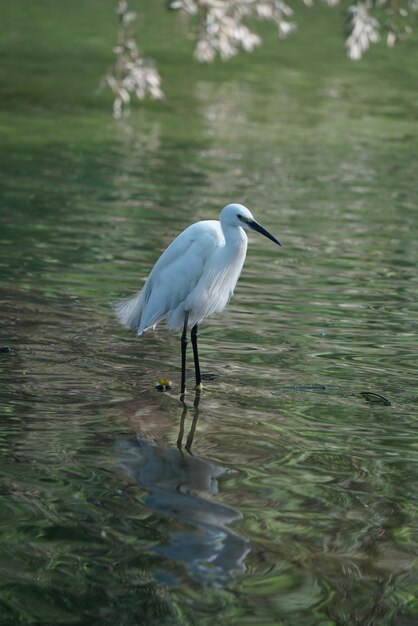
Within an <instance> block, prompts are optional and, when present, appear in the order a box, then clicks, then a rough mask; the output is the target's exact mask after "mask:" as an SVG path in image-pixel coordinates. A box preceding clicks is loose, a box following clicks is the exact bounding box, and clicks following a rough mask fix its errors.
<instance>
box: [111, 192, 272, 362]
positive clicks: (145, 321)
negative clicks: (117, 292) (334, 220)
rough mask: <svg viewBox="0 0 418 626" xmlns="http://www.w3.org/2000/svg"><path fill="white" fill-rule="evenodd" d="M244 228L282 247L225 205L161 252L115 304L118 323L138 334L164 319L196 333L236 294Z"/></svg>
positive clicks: (243, 211) (242, 211)
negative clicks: (134, 288) (137, 285)
mask: <svg viewBox="0 0 418 626" xmlns="http://www.w3.org/2000/svg"><path fill="white" fill-rule="evenodd" d="M244 229H252V230H257V231H258V232H261V233H262V234H264V235H265V236H267V237H269V239H272V240H273V241H274V242H276V243H278V244H279V245H280V243H279V241H278V240H277V239H276V238H275V237H273V236H272V235H271V234H270V233H268V232H267V231H266V230H265V229H264V228H263V227H262V226H260V225H259V224H258V223H257V222H256V221H255V220H254V218H253V216H252V214H251V212H250V211H249V210H248V209H247V208H246V207H244V206H243V205H241V204H228V205H227V206H226V207H224V209H222V211H221V213H220V216H219V221H217V220H205V221H202V222H197V223H196V224H192V225H191V226H189V227H188V228H186V230H184V231H183V232H182V233H181V234H180V235H179V236H178V237H177V238H176V239H175V240H174V241H173V242H172V243H171V244H170V245H169V246H168V248H167V249H166V250H165V251H164V252H163V253H162V255H161V256H160V258H159V259H158V261H157V262H156V264H155V265H154V267H153V269H152V270H151V272H150V274H149V276H148V278H147V280H146V282H145V285H144V287H143V288H142V289H141V291H139V292H138V293H137V294H136V295H134V296H133V297H130V298H127V299H124V300H118V301H117V302H116V304H115V313H116V316H117V318H118V319H119V321H120V322H121V324H123V326H126V327H128V328H131V329H132V330H135V331H136V332H137V334H138V335H141V334H142V333H143V332H144V331H146V330H148V329H149V328H155V326H156V325H157V324H158V323H159V322H161V321H162V320H164V319H165V320H166V322H167V326H168V328H169V329H170V330H181V329H182V328H183V330H184V332H185V330H186V328H194V327H196V333H197V325H198V324H200V322H201V321H202V320H203V319H205V318H207V317H210V316H211V315H214V314H215V313H220V312H221V311H223V309H224V308H225V307H226V305H227V304H228V302H229V300H230V298H231V296H232V294H233V292H234V289H235V285H236V284H237V281H238V278H239V276H240V274H241V270H242V266H243V264H244V260H245V255H246V252H247V235H246V234H245V232H244ZM192 339H193V337H192ZM196 355H197V347H196Z"/></svg>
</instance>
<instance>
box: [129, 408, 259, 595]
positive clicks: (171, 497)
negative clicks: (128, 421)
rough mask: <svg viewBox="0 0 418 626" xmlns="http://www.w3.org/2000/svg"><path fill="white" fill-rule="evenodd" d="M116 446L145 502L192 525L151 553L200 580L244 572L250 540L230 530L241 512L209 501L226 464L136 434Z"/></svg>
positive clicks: (219, 580) (223, 578) (216, 579)
mask: <svg viewBox="0 0 418 626" xmlns="http://www.w3.org/2000/svg"><path fill="white" fill-rule="evenodd" d="M184 406H185V410H187V407H186V405H184ZM185 410H183V416H182V423H183V428H184V418H185ZM196 413H197V401H196V402H195V415H194V419H193V422H195V421H196V420H197V418H196ZM195 418H196V419H195ZM181 428H182V427H181ZM192 428H193V426H192ZM188 439H189V444H190V445H191V440H190V437H189V438H188ZM178 445H181V437H180V434H179V440H178ZM119 447H120V457H119V462H118V468H119V469H122V471H124V472H125V473H127V474H128V475H129V477H130V478H132V479H133V480H135V481H137V482H138V483H139V484H140V485H141V486H143V487H145V488H146V489H148V492H149V493H148V495H147V497H146V498H145V501H144V503H145V505H146V506H148V507H150V508H151V509H153V510H154V511H158V512H159V513H164V514H165V515H168V516H169V517H172V518H175V519H178V520H181V521H182V522H184V523H186V524H188V525H191V526H193V527H195V528H194V529H190V530H188V529H185V530H183V531H175V532H172V533H171V534H170V539H169V542H168V543H167V544H165V545H159V546H155V547H154V548H153V550H154V551H155V552H157V553H159V554H161V555H163V556H165V557H166V558H168V559H171V560H176V561H182V562H183V563H185V565H186V567H187V570H188V571H189V574H190V575H191V576H192V577H193V578H194V579H196V580H198V581H200V582H204V583H212V584H220V583H222V582H225V581H226V580H228V579H230V578H231V577H232V576H233V575H234V574H235V573H236V572H239V571H243V570H244V565H243V560H244V558H245V556H246V555H247V554H248V552H249V550H250V548H249V543H248V541H247V540H246V539H244V538H243V537H240V536H239V535H238V534H236V533H234V532H232V531H231V530H230V529H229V528H228V525H229V524H231V523H232V522H234V521H236V520H238V519H240V518H241V513H240V512H239V511H238V510H237V509H235V508H233V507H230V506H227V505H225V504H222V503H220V502H216V501H215V500H213V499H208V496H215V495H216V494H217V493H218V478H219V477H220V476H222V475H223V474H224V473H225V471H226V470H225V468H223V467H221V466H220V465H217V464H215V463H211V462H210V461H207V460H205V459H199V458H197V457H195V456H192V455H191V454H184V453H183V452H182V450H181V449H177V448H165V447H162V446H159V445H157V444H156V443H155V442H153V441H150V440H147V439H144V438H142V437H140V436H139V435H138V436H137V439H136V441H135V442H123V443H120V444H119ZM196 529H197V530H196Z"/></svg>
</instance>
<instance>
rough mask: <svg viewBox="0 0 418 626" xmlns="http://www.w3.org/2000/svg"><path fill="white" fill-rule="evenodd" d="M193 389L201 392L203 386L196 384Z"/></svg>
mask: <svg viewBox="0 0 418 626" xmlns="http://www.w3.org/2000/svg"><path fill="white" fill-rule="evenodd" d="M195 389H196V391H202V390H203V385H202V383H198V384H197V385H196V386H195Z"/></svg>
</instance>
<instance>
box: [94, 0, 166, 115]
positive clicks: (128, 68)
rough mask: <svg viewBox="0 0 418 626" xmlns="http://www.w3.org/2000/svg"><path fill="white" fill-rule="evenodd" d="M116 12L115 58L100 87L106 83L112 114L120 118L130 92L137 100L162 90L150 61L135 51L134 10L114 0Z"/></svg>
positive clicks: (158, 97)
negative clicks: (117, 18) (109, 92)
mask: <svg viewBox="0 0 418 626" xmlns="http://www.w3.org/2000/svg"><path fill="white" fill-rule="evenodd" d="M116 12H117V14H118V16H119V28H118V33H117V43H116V47H115V48H114V49H113V52H114V53H115V54H116V60H115V63H114V65H113V67H112V68H111V69H110V70H109V71H108V72H107V73H106V74H105V76H104V77H103V80H102V88H105V87H107V88H109V89H110V90H111V91H112V93H113V94H114V96H115V99H114V101H113V116H114V117H115V118H120V117H121V116H122V114H123V113H124V112H127V111H129V105H130V102H131V96H132V95H136V97H137V98H138V99H139V100H143V99H144V98H145V97H146V96H149V97H150V98H152V99H153V100H161V99H162V98H164V93H163V91H162V89H161V77H160V74H159V72H158V70H157V68H156V67H155V65H154V62H153V61H152V60H151V59H145V58H144V57H143V55H142V54H141V52H140V51H139V47H138V44H137V42H136V39H135V35H134V33H133V28H132V25H133V23H134V22H135V20H136V17H137V16H136V13H135V12H134V11H131V10H130V9H129V8H128V3H127V1H126V0H119V1H118V7H117V10H116Z"/></svg>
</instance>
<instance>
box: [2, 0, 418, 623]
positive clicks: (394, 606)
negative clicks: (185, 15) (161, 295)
mask: <svg viewBox="0 0 418 626" xmlns="http://www.w3.org/2000/svg"><path fill="white" fill-rule="evenodd" d="M138 4H139V5H141V3H138ZM71 5H72V6H71V12H69V11H68V5H67V4H65V3H60V2H56V1H54V2H52V1H49V2H43V3H40V2H29V0H26V1H23V2H19V3H7V4H6V3H5V4H4V6H3V7H2V26H1V28H2V31H3V34H2V44H1V48H2V62H1V69H0V84H1V91H2V97H1V101H0V139H1V156H0V166H1V186H2V192H1V199H0V202H1V208H0V289H1V292H0V299H1V307H0V319H1V327H0V345H1V347H2V348H3V352H2V353H0V392H1V408H0V446H1V457H0V459H1V474H0V476H1V478H0V490H1V491H0V493H1V506H0V537H1V543H0V571H1V577H0V624H1V625H2V626H3V625H15V624H39V625H57V624H86V625H87V624H88V625H92V624H97V625H99V624H100V625H102V624H109V625H112V626H114V625H118V626H120V625H127V626H128V625H129V626H130V625H135V624H141V625H142V624H145V625H157V624H163V625H180V624H181V625H183V624H184V625H186V624H187V625H189V624H191V625H192V624H199V626H200V625H204V624H207V625H211V624H214V623H221V624H225V625H236V626H242V625H244V626H245V625H250V624H251V625H254V626H270V625H272V626H273V625H288V626H305V625H306V626H310V625H312V626H333V625H342V626H343V625H351V624H359V625H386V624H388V625H389V624H390V625H394V626H412V625H413V624H416V623H417V620H418V606H417V600H416V589H417V576H416V557H417V545H418V534H417V524H416V513H417V500H418V490H417V484H418V471H417V456H418V450H417V444H418V428H417V411H416V409H417V398H418V393H417V356H418V351H417V347H418V344H417V330H418V323H417V292H418V274H417V261H418V254H417V252H418V247H417V224H418V219H417V190H418V189H417V155H418V130H417V128H418V126H417V117H418V116H417V111H418V98H417V91H416V85H417V80H418V65H417V63H416V58H417V51H418V47H417V44H416V43H415V44H414V43H413V42H409V43H408V42H406V43H404V44H402V46H399V47H398V48H395V49H394V50H390V51H389V50H387V49H386V48H385V47H384V46H383V45H382V46H376V47H375V48H374V49H372V50H371V51H370V53H369V54H368V56H366V58H365V60H364V61H363V62H361V63H359V64H355V63H350V62H349V61H347V60H346V59H345V58H344V52H343V47H342V39H341V36H340V34H341V32H342V30H341V29H342V26H341V12H340V10H339V9H337V10H330V9H327V10H326V9H325V8H317V9H311V10H310V11H309V10H308V9H301V12H300V18H299V23H300V31H299V33H298V34H297V35H296V36H294V37H293V38H292V39H290V40H289V41H287V42H286V43H284V44H278V43H276V40H275V37H276V36H275V33H274V32H273V30H274V29H270V28H268V27H265V26H263V32H264V31H265V33H266V41H265V45H264V46H263V47H262V48H261V49H260V50H258V51H257V52H256V53H255V54H253V55H251V56H246V55H240V56H239V57H238V58H237V59H235V60H233V61H231V62H230V63H217V64H215V65H214V66H211V67H201V66H198V65H196V64H195V63H194V62H193V61H192V59H191V54H190V52H191V47H192V42H191V41H190V40H187V39H186V38H185V37H184V36H183V35H182V33H181V29H182V27H181V25H180V24H179V22H178V20H177V18H176V16H175V15H173V14H172V13H168V12H166V11H165V10H164V9H162V8H161V7H160V6H159V5H157V3H151V2H145V3H143V5H144V6H143V15H142V19H143V22H144V26H143V28H142V30H143V31H144V34H143V37H142V39H141V44H142V45H143V47H144V50H145V52H146V53H147V54H149V55H151V56H154V57H155V58H156V59H157V61H158V63H159V69H160V71H161V73H162V75H163V78H164V85H163V87H164V90H165V92H166V96H167V98H166V100H165V101H164V102H161V103H145V104H143V105H140V106H135V107H134V109H133V111H132V114H131V116H130V117H129V118H127V119H123V120H120V121H115V120H113V119H112V117H111V98H110V96H109V95H108V94H98V93H97V92H96V88H97V85H98V83H99V81H100V77H101V75H102V74H103V72H104V71H105V69H106V67H107V66H108V65H109V64H110V63H111V59H112V45H113V42H114V37H115V27H116V19H115V16H114V14H113V5H114V2H100V3H99V2H95V1H93V0H89V1H84V2H81V1H79V0H77V1H74V2H72V3H71ZM318 33H320V36H319V35H318ZM232 201H237V202H243V203H244V204H246V205H247V206H248V207H249V208H251V209H252V210H253V212H254V214H255V216H256V218H257V219H259V221H260V222H261V223H262V224H264V226H265V227H266V228H268V229H269V230H270V231H271V232H272V233H274V234H275V235H276V236H277V237H279V238H280V239H281V241H282V242H283V247H282V248H280V249H278V248H277V247H275V246H274V245H273V244H272V243H271V242H269V241H268V240H266V239H264V238H262V237H260V236H257V235H256V234H254V235H251V237H250V245H249V250H248V255H247V261H246V265H245V267H244V271H243V274H242V277H241V280H240V282H239V283H238V286H237V289H236V292H235V296H234V299H233V300H232V302H231V304H230V306H229V308H228V309H227V311H225V313H224V314H223V316H222V317H221V318H219V319H214V320H211V321H209V322H208V323H205V324H204V325H202V329H201V334H200V346H201V348H200V351H201V362H202V367H203V371H205V372H208V373H214V374H217V376H218V377H217V378H216V379H215V380H213V381H208V383H207V384H206V386H205V389H204V392H203V393H202V395H201V396H200V398H198V399H197V400H195V397H194V392H192V391H191V390H189V392H188V394H187V396H186V404H185V405H183V404H182V403H180V402H179V398H178V385H179V378H180V358H179V357H180V353H179V351H180V343H179V337H178V336H177V335H170V334H169V333H168V332H167V331H166V330H165V329H164V328H163V327H161V328H158V330H157V332H155V333H148V334H146V335H145V336H143V337H141V338H135V336H134V335H133V334H131V333H130V332H128V331H125V330H124V329H122V328H120V327H119V326H118V324H117V322H116V321H115V320H114V319H113V317H112V312H111V309H110V304H109V303H110V302H111V300H112V298H115V297H118V296H122V295H129V294H130V293H134V292H135V290H137V289H138V288H139V287H140V286H141V284H142V282H143V280H144V279H145V278H146V276H147V273H148V271H149V269H150V268H151V267H152V264H153V263H154V262H155V260H156V259H157V257H158V255H159V254H160V253H161V251H162V250H163V249H164V248H165V247H166V246H167V245H168V243H170V241H171V240H172V239H173V238H174V237H175V236H176V235H177V234H178V233H179V232H180V231H181V230H183V229H184V228H185V227H186V226H188V225H189V224H190V223H191V222H193V221H196V220H198V219H205V218H211V219H212V218H216V217H217V215H218V212H219V210H220V209H221V208H222V207H223V206H224V205H225V204H227V203H228V202H232ZM7 348H10V351H7ZM189 365H190V366H191V360H190V361H189ZM191 374H192V369H191V368H190V375H191ZM161 377H167V378H169V379H171V380H172V381H173V384H174V387H173V390H172V391H170V392H167V393H160V392H158V391H156V390H155V389H154V383H155V381H156V380H158V379H160V378H161ZM198 400H200V402H199V406H197V404H198ZM181 430H182V431H183V444H184V446H185V445H186V442H187V438H188V437H189V443H190V440H191V438H192V437H193V446H192V455H191V454H189V453H188V452H187V451H186V450H185V449H184V448H183V452H180V451H179V449H178V447H177V440H178V437H179V431H181ZM189 432H191V435H189ZM181 434H182V433H181V432H180V435H181Z"/></svg>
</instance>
